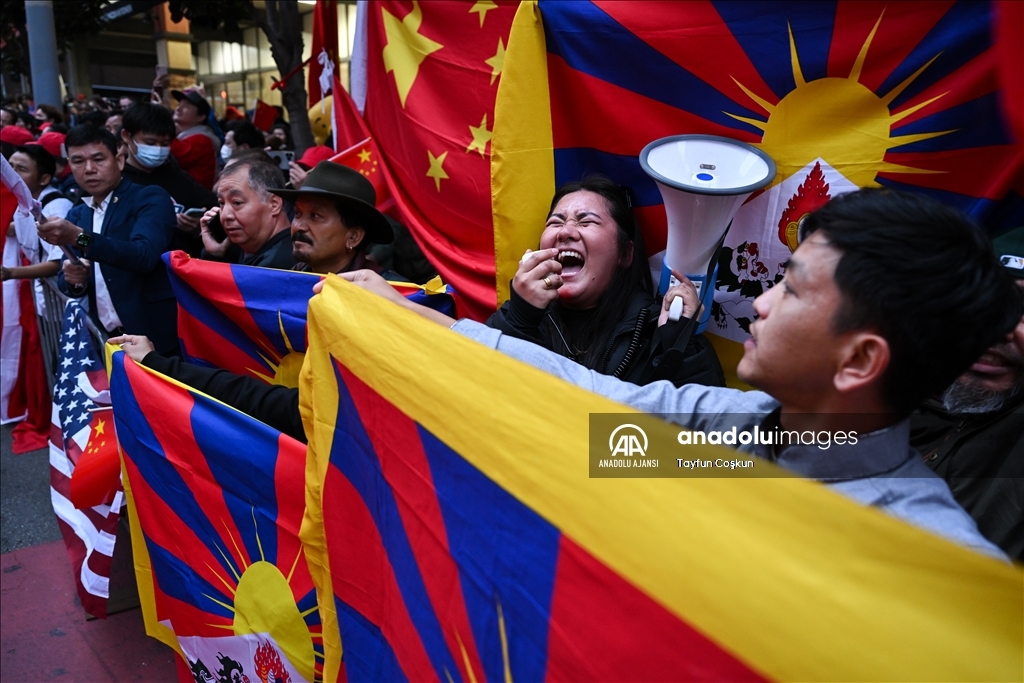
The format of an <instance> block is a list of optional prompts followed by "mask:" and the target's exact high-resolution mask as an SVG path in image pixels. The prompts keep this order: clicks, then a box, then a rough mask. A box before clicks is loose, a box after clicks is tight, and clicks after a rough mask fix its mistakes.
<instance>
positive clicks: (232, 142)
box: [220, 119, 264, 162]
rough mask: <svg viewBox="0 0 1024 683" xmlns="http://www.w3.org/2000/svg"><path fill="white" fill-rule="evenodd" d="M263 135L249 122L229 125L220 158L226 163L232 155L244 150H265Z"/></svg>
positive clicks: (233, 122) (240, 121) (237, 122)
mask: <svg viewBox="0 0 1024 683" xmlns="http://www.w3.org/2000/svg"><path fill="white" fill-rule="evenodd" d="M263 146H264V142H263V133H261V132H260V129H259V128H257V127H256V126H254V125H252V124H251V123H249V122H248V121H246V120H244V119H242V120H238V121H231V122H230V123H228V124H227V132H226V133H224V144H223V145H221V148H220V158H221V159H223V160H224V161H225V162H226V161H227V160H228V159H230V158H231V155H232V154H234V153H235V152H237V151H240V150H244V149H263Z"/></svg>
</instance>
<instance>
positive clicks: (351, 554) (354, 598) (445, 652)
mask: <svg viewBox="0 0 1024 683" xmlns="http://www.w3.org/2000/svg"><path fill="white" fill-rule="evenodd" d="M381 340H387V343H386V344H382V343H381ZM306 361H307V362H306V364H305V365H304V366H303V373H302V383H301V386H300V397H301V398H300V402H301V406H302V410H303V421H304V423H305V426H306V431H307V433H310V434H311V438H310V440H309V467H308V468H307V474H308V477H309V478H308V480H307V488H306V494H307V498H306V504H307V508H306V519H305V521H304V523H303V531H302V534H301V536H302V540H303V543H304V544H305V548H306V552H307V554H308V556H309V562H310V569H311V571H312V572H313V579H314V582H315V583H316V585H317V589H318V591H319V595H320V605H321V612H322V615H323V627H324V631H323V636H324V646H325V653H326V661H325V665H324V674H325V679H326V680H343V679H345V678H347V679H348V680H387V681H397V680H408V681H422V680H439V681H453V682H455V681H463V682H468V681H483V680H491V681H495V680H505V681H541V680H592V681H665V680H723V681H743V680H746V681H755V680H802V681H809V680H855V681H874V680H939V679H958V680H982V679H984V680H997V679H1002V678H1013V677H1015V676H1019V674H1020V663H1021V656H1022V648H1024V645H1022V643H1024V623H1022V621H1021V618H1020V617H1021V613H1020V606H1021V601H1022V599H1024V595H1022V590H1024V573H1022V571H1021V568H1019V567H1012V566H1010V565H1007V564H1003V563H1001V562H998V561H996V560H993V559H991V558H987V557H984V556H981V555H978V554H975V553H973V552H971V551H969V550H967V549H965V548H962V547H960V546H957V545H954V544H952V543H950V542H948V541H946V540H944V539H942V538H939V537H937V536H934V535H932V534H929V533H926V532H924V531H921V530H919V529H917V528H915V527H912V526H910V525H908V524H905V523H904V522H902V521H900V520H897V519H894V518H892V517H890V516H888V515H886V514H884V513H882V512H880V511H878V510H875V509H871V508H867V507H863V506H861V505H859V504H857V503H855V502H853V501H850V500H849V499H847V498H845V497H843V496H841V495H839V494H837V493H835V492H833V491H830V490H828V489H826V488H825V487H823V486H821V485H820V484H817V483H814V482H809V481H806V480H803V479H799V478H793V477H770V478H764V479H735V478H701V479H649V478H618V479H601V478H597V479H591V478H589V456H588V445H589V433H588V429H589V422H590V420H589V417H590V415H591V414H593V413H625V414H626V416H627V417H629V418H630V419H629V421H630V422H631V423H633V422H635V423H636V424H638V425H643V427H644V429H646V430H647V434H658V435H659V438H664V439H665V442H666V443H667V442H670V441H673V442H674V441H675V436H676V434H677V432H678V427H675V426H671V425H668V424H666V423H664V422H661V421H659V420H657V419H656V418H654V417H652V416H646V415H641V414H638V413H633V412H632V411H630V409H628V408H626V407H624V406H620V405H617V404H614V403H612V402H610V401H608V400H606V399H604V398H601V397H599V396H596V395H594V394H591V393H588V392H586V391H584V390H582V389H580V388H577V387H575V386H570V385H568V384H566V383H564V382H562V381H560V380H558V379H556V378H554V377H552V376H550V375H547V374H545V373H543V372H541V371H539V370H537V369H535V368H532V367H528V366H526V365H523V364H521V363H519V362H517V361H514V360H512V359H510V358H508V357H506V356H503V355H501V354H500V353H497V352H494V351H492V350H489V349H486V348H484V347H483V346H481V345H479V344H476V343H474V342H472V341H470V340H468V339H465V338H463V337H461V336H459V335H457V334H455V333H454V332H451V331H449V330H446V329H445V328H444V327H442V326H440V325H436V324H434V323H432V322H428V321H426V320H425V319H424V318H421V317H419V316H417V315H415V314H413V313H410V312H408V311H405V310H403V309H400V308H398V307H395V306H393V305H391V304H390V303H387V302H386V301H384V300H383V299H381V298H379V297H376V296H373V295H371V294H369V293H367V292H365V291H363V290H361V289H359V288H358V287H355V286H353V285H351V284H349V283H347V282H344V281H342V280H341V279H339V278H335V277H329V278H327V281H326V282H325V287H324V290H323V293H322V294H320V295H318V296H316V297H314V298H313V299H312V301H311V302H310V315H309V348H308V351H307V359H306ZM653 438H655V437H652V439H653ZM705 448H706V449H707V450H706V452H705V453H703V454H702V455H701V456H700V457H710V458H713V457H734V452H733V451H730V450H728V449H723V448H722V447H718V446H706V447H705ZM758 466H759V467H762V466H763V467H764V468H767V469H768V470H771V469H773V468H772V466H771V465H770V464H768V463H758ZM339 655H340V656H339ZM342 670H343V671H342Z"/></svg>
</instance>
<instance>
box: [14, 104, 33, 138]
mask: <svg viewBox="0 0 1024 683" xmlns="http://www.w3.org/2000/svg"><path fill="white" fill-rule="evenodd" d="M14 125H16V126H20V127H22V128H24V129H25V130H27V131H29V132H30V133H32V134H33V137H34V136H35V130H36V119H35V117H34V116H32V114H29V113H28V112H27V111H25V110H24V109H19V110H18V111H16V112H14Z"/></svg>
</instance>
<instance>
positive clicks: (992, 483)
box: [910, 394, 1024, 561]
mask: <svg viewBox="0 0 1024 683" xmlns="http://www.w3.org/2000/svg"><path fill="white" fill-rule="evenodd" d="M910 445H911V446H913V447H914V448H916V449H917V450H918V451H919V452H920V453H921V456H922V457H923V458H924V461H925V463H926V464H927V465H928V466H929V467H931V468H932V469H933V470H934V471H935V473H936V474H937V475H939V476H940V477H942V478H943V479H945V480H946V483H947V484H949V488H950V490H952V492H953V497H954V498H956V501H957V502H958V503H960V505H961V506H963V508H964V509H965V510H967V512H968V513H970V515H971V517H973V518H974V521H976V522H977V523H978V531H980V532H981V534H982V535H983V536H984V537H985V538H987V539H988V540H990V541H992V542H993V543H995V544H996V545H998V546H999V547H1000V548H1002V549H1003V550H1004V551H1005V552H1006V554H1007V555H1009V556H1010V557H1012V558H1014V559H1016V560H1018V561H1021V560H1024V394H1018V395H1017V396H1016V397H1014V399H1012V400H1011V401H1010V402H1009V404H1008V405H1006V406H1004V407H1003V409H1002V410H1000V411H998V412H993V413H979V414H976V415H952V414H950V413H949V412H947V411H946V410H945V408H943V407H942V404H941V403H940V402H938V401H935V400H929V401H926V402H925V404H924V405H922V406H921V408H919V409H918V410H917V411H916V412H915V413H914V414H913V415H912V416H911V418H910Z"/></svg>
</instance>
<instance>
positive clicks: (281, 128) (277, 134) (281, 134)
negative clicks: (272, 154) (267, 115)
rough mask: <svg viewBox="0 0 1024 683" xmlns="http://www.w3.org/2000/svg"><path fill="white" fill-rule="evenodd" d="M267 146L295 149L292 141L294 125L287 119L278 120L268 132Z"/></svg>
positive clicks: (275, 148)
mask: <svg viewBox="0 0 1024 683" xmlns="http://www.w3.org/2000/svg"><path fill="white" fill-rule="evenodd" d="M265 137H266V146H267V147H269V148H270V149H273V150H278V149H295V143H294V142H292V127H291V126H290V125H289V124H288V123H287V122H286V121H276V122H274V124H273V125H271V126H270V131H269V132H267V134H266V136H265Z"/></svg>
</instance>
